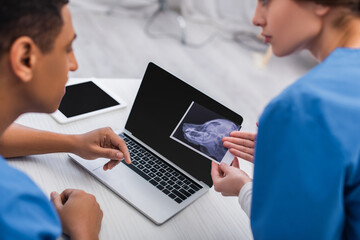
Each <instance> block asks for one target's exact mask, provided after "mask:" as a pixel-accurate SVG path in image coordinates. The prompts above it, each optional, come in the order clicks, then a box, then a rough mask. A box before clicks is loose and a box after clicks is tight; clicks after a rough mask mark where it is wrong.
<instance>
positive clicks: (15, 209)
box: [0, 157, 61, 239]
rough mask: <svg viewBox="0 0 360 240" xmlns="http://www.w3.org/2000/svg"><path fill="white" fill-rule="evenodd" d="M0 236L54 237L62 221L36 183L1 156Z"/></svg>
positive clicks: (57, 233) (15, 237)
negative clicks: (0, 231)
mask: <svg viewBox="0 0 360 240" xmlns="http://www.w3.org/2000/svg"><path fill="white" fill-rule="evenodd" d="M0 196H1V198H0V229H4V231H5V232H2V233H1V234H0V235H3V234H5V235H6V238H5V239H22V238H28V239H30V238H39V237H41V236H40V235H42V234H45V235H46V236H48V237H49V239H55V238H56V237H57V236H59V234H60V233H61V224H60V220H59V218H58V216H57V213H56V211H55V209H54V207H53V206H52V204H51V202H50V201H49V200H48V199H47V198H46V196H45V195H44V193H43V192H42V191H41V190H40V188H39V187H38V186H36V184H35V183H34V182H33V181H32V180H31V179H30V178H29V177H28V176H26V174H24V173H22V172H21V171H19V170H17V169H15V168H13V167H11V166H9V165H8V164H7V163H6V161H5V160H4V159H3V158H1V157H0Z"/></svg>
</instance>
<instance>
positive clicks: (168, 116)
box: [125, 63, 243, 186]
mask: <svg viewBox="0 0 360 240" xmlns="http://www.w3.org/2000/svg"><path fill="white" fill-rule="evenodd" d="M242 121H243V119H242V117H241V116H240V115H238V114H236V113H235V112H233V111H231V110H230V109H228V108H226V107H225V106H223V105H221V104H220V103H218V102H217V101H215V100H213V99H211V98H210V97H208V96H206V95H205V94H203V93H201V92H200V91H199V90H197V89H195V88H193V87H191V86H190V85H188V84H187V83H185V82H183V81H181V80H180V79H178V78H177V77H175V76H173V75H171V74H170V73H168V72H166V71H165V70H163V69H161V68H160V67H158V66H156V65H155V64H153V63H149V65H148V68H147V70H146V72H145V75H144V78H143V80H142V83H141V86H140V89H139V91H138V93H137V96H136V99H135V102H134V105H133V107H132V110H131V113H130V115H129V118H128V120H127V123H126V126H125V128H126V130H128V131H129V132H131V133H132V135H134V136H135V137H137V138H138V139H140V140H141V141H143V142H144V143H146V144H147V145H149V146H150V147H152V148H153V149H154V150H156V151H157V152H159V153H160V154H162V155H163V156H165V157H166V158H168V159H169V160H170V161H172V162H173V163H175V164H176V165H177V166H179V167H181V168H182V169H184V170H185V171H186V172H188V173H190V174H191V175H192V176H194V177H195V178H196V179H198V180H200V181H203V182H204V183H206V184H207V185H209V186H212V180H211V175H210V170H211V160H215V161H219V160H221V158H222V156H223V155H224V154H225V149H224V148H223V146H219V144H214V139H215V138H216V137H218V136H219V134H220V135H221V134H222V132H223V131H227V132H231V131H233V130H236V129H239V128H240V126H241V124H242ZM214 133H216V134H217V135H216V134H215V135H214ZM214 136H215V137H214Z"/></svg>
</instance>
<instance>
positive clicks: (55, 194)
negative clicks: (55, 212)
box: [50, 192, 58, 199]
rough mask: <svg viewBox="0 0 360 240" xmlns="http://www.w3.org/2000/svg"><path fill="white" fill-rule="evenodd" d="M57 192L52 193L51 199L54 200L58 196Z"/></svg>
mask: <svg viewBox="0 0 360 240" xmlns="http://www.w3.org/2000/svg"><path fill="white" fill-rule="evenodd" d="M57 194H58V193H57V192H51V193H50V197H51V199H54V198H55V197H56V196H57Z"/></svg>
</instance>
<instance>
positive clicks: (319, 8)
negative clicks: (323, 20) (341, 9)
mask: <svg viewBox="0 0 360 240" xmlns="http://www.w3.org/2000/svg"><path fill="white" fill-rule="evenodd" d="M329 11H330V6H325V5H322V4H316V6H315V14H316V15H317V16H320V17H323V16H325V15H326V14H327V13H328V12H329Z"/></svg>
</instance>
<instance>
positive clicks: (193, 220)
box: [9, 79, 252, 240]
mask: <svg viewBox="0 0 360 240" xmlns="http://www.w3.org/2000/svg"><path fill="white" fill-rule="evenodd" d="M101 81H102V83H103V84H104V85H105V86H107V87H110V88H111V89H112V90H113V91H114V92H115V93H117V94H119V95H120V96H121V97H122V98H123V99H124V100H125V101H126V102H127V103H128V106H127V107H126V108H124V109H119V110H116V111H113V112H109V113H105V114H102V115H98V116H93V117H91V118H87V119H83V120H79V121H76V122H72V123H68V124H64V125H61V124H58V123H57V122H56V121H55V120H54V119H53V118H52V117H51V116H49V115H48V114H33V113H31V114H25V115H23V116H21V117H20V118H19V119H18V120H17V122H18V123H21V124H24V125H27V126H30V127H34V128H38V129H43V130H49V131H54V132H59V133H83V132H87V131H90V130H93V129H96V128H100V127H105V126H110V127H112V128H113V129H114V130H115V131H118V130H121V129H122V128H123V127H124V126H125V122H126V119H127V116H128V114H129V112H130V109H131V106H132V103H133V101H134V99H135V96H136V92H137V90H138V88H139V86H140V80H137V79H102V80H101ZM9 163H10V164H11V165H12V166H14V167H16V168H18V169H21V170H22V171H24V172H26V173H27V174H28V175H29V176H30V177H31V178H32V179H33V180H34V181H35V182H36V183H37V184H38V185H39V186H40V188H41V189H42V190H43V191H44V192H45V194H47V195H48V196H49V195H50V192H51V191H54V190H55V191H58V192H61V191H63V190H64V189H66V188H78V189H83V190H85V191H86V192H89V193H91V194H94V195H95V196H96V198H97V200H98V202H99V204H100V206H101V208H102V210H103V212H104V218H103V222H102V229H101V232H100V239H166V240H168V239H197V240H198V239H252V234H251V230H250V223H249V219H248V217H247V216H246V214H245V213H244V212H243V211H242V209H241V208H240V206H239V204H238V201H237V198H235V197H232V198H225V197H222V196H221V194H219V193H216V192H215V191H214V189H213V188H211V189H210V191H209V192H208V193H206V194H205V195H204V196H202V197H201V198H200V199H198V200H197V201H195V202H194V203H193V204H191V205H190V206H189V207H187V208H186V209H184V210H183V211H181V212H180V213H179V214H177V215H176V216H175V217H173V218H172V219H170V220H169V221H167V222H166V223H164V224H163V225H161V226H157V225H155V224H154V223H152V222H151V221H150V220H148V219H147V218H146V217H145V216H143V215H142V214H141V213H139V212H138V211H137V210H136V209H134V208H133V207H132V206H130V205H129V204H128V203H126V202H125V201H124V200H123V199H121V198H120V197H119V196H117V195H116V194H114V193H113V192H112V191H111V190H109V189H108V188H106V187H105V186H104V185H103V184H101V183H100V182H99V181H97V180H96V179H94V178H93V177H92V176H91V175H90V174H89V173H87V172H86V171H85V170H83V169H82V168H81V167H79V166H78V165H77V164H75V163H74V162H73V161H72V160H71V158H70V157H68V155H67V154H66V153H56V154H46V155H35V156H27V157H22V158H15V159H11V160H9ZM243 165H246V164H245V163H244V164H243ZM245 167H248V168H249V169H250V170H248V171H250V172H251V166H249V165H247V166H245ZM245 171H246V169H245ZM209 174H210V173H209ZM250 174H251V173H250Z"/></svg>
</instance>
